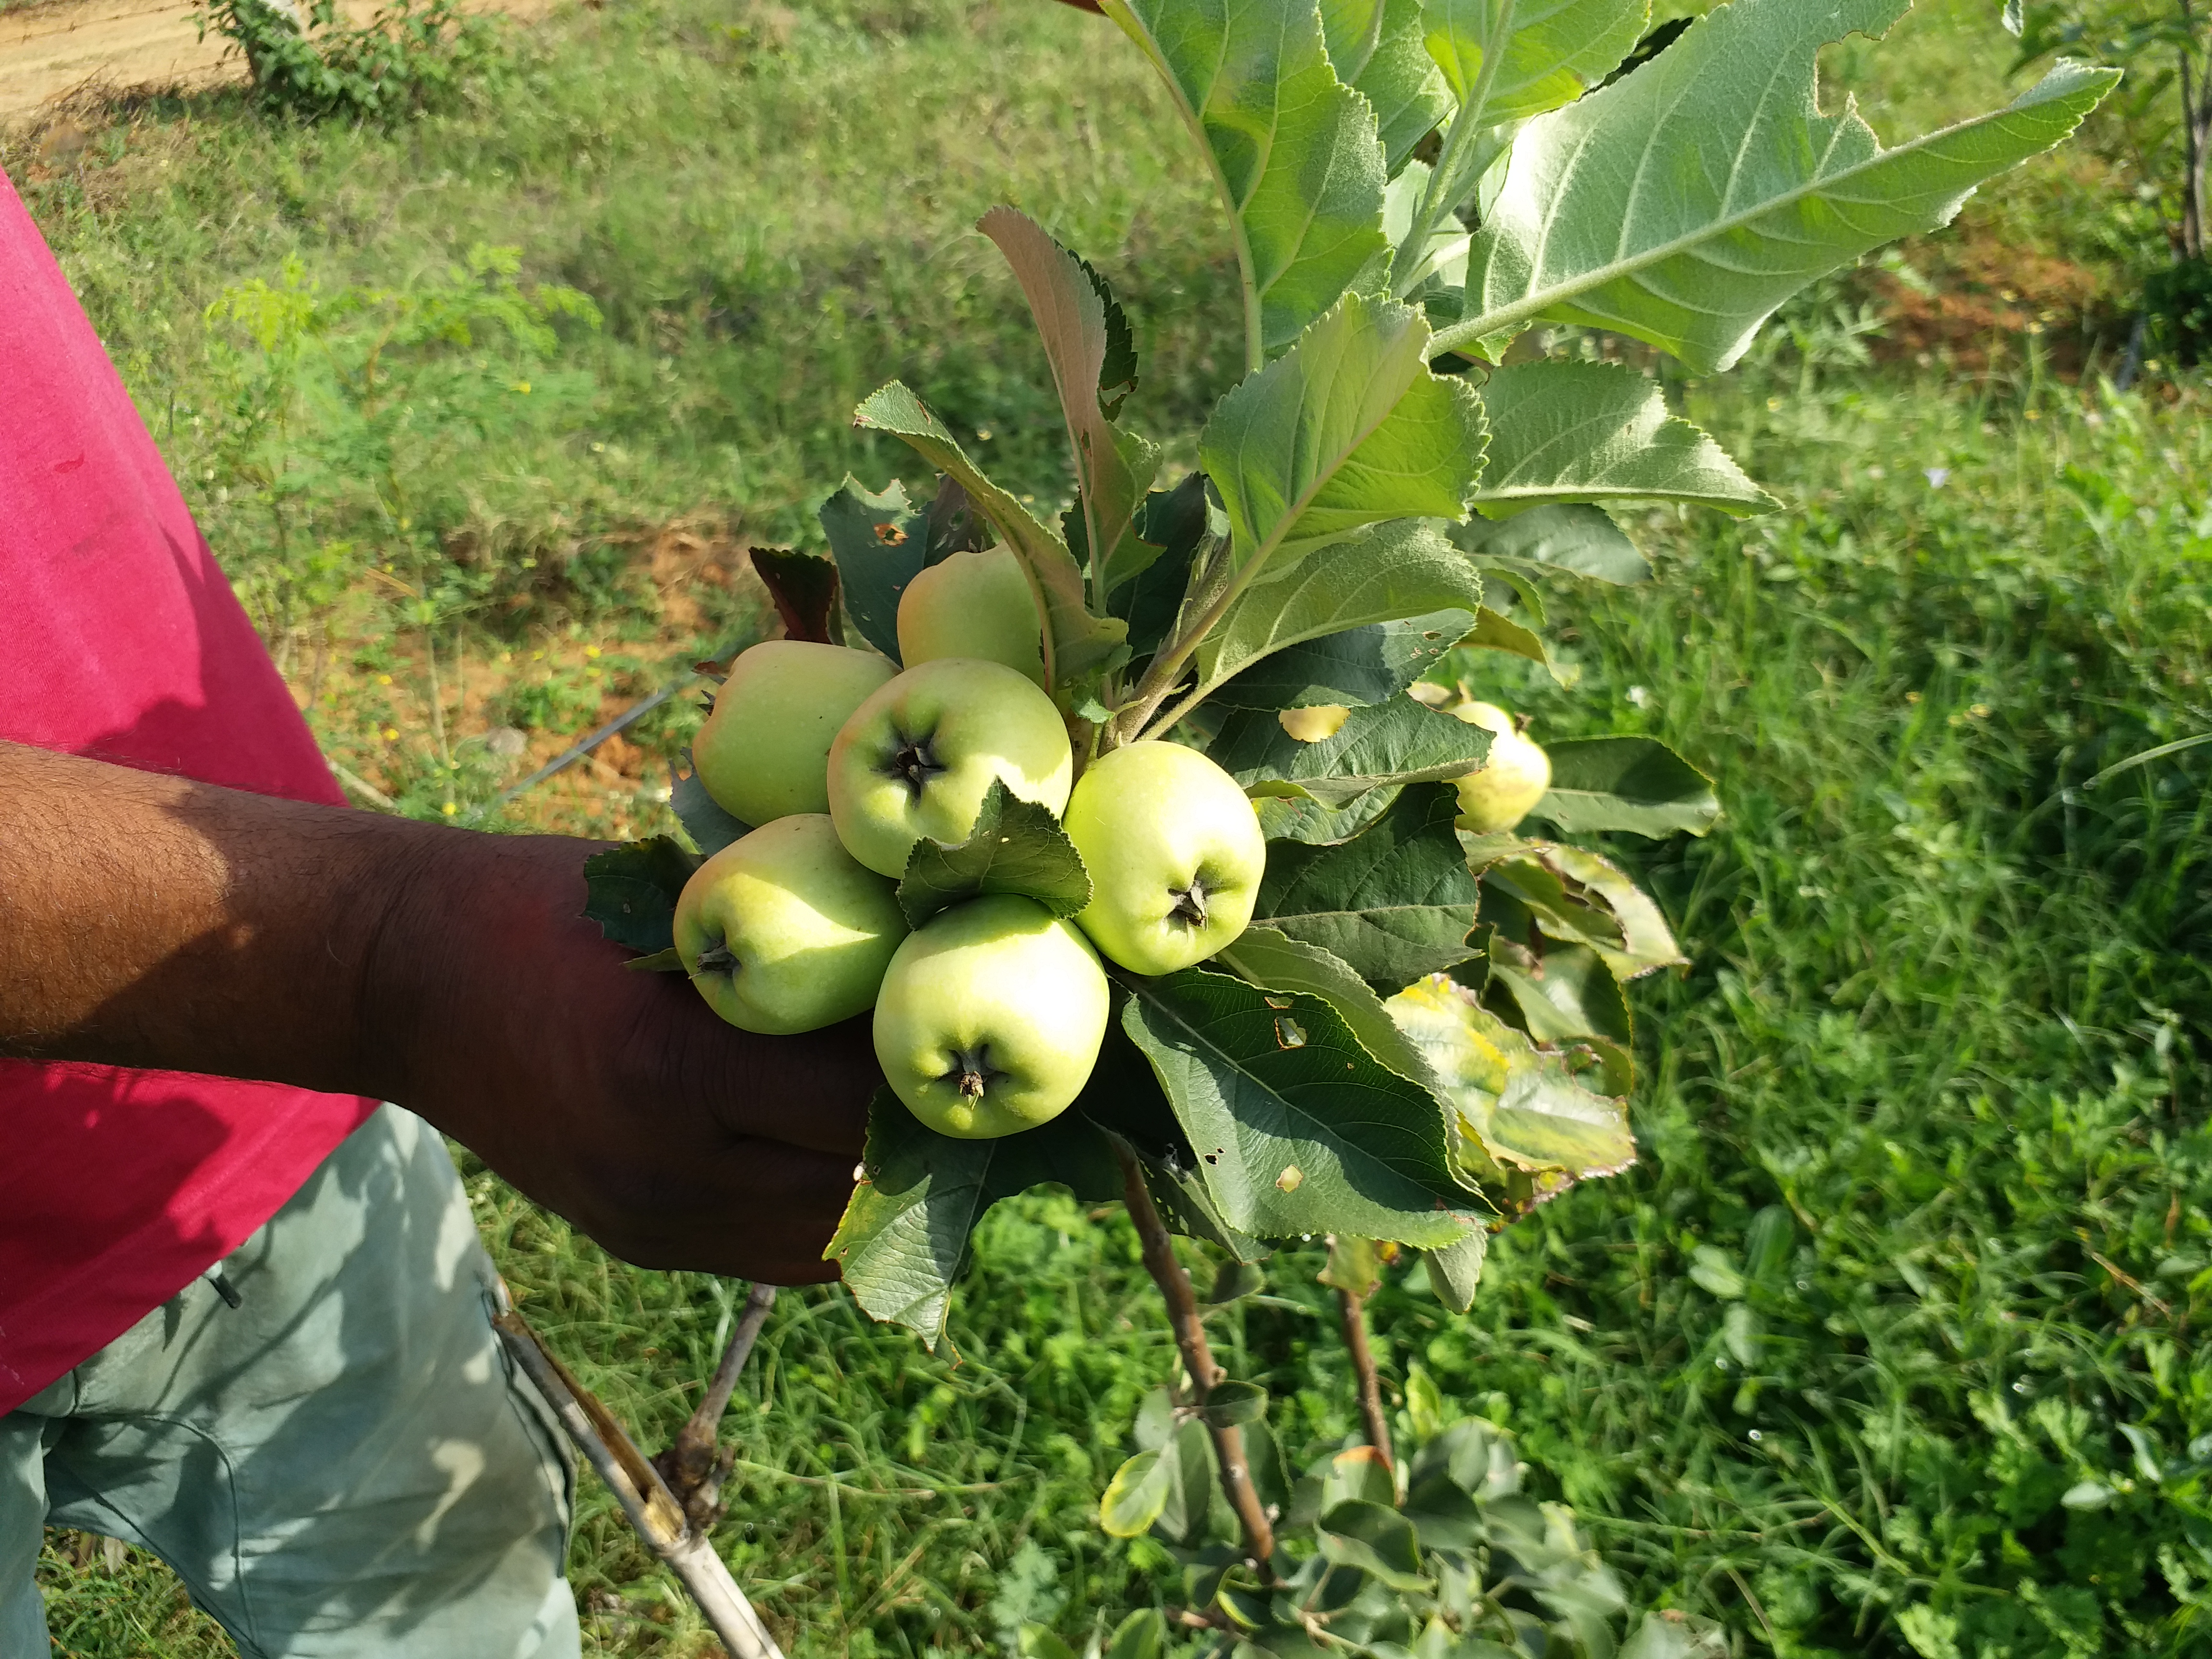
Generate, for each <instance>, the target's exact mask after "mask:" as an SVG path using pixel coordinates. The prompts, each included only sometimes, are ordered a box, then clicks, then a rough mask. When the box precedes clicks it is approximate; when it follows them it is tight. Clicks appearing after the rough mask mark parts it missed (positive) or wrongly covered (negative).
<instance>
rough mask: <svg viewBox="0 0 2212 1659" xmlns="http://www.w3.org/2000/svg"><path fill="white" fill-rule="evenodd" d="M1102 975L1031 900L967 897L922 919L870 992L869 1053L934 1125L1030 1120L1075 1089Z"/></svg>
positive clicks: (1045, 1114)
mask: <svg viewBox="0 0 2212 1659" xmlns="http://www.w3.org/2000/svg"><path fill="white" fill-rule="evenodd" d="M1106 1012H1107V994H1106V975H1105V973H1104V971H1103V969H1101V968H1100V967H1099V966H1098V957H1097V955H1096V954H1095V953H1094V952H1093V951H1091V946H1090V945H1088V944H1087V943H1085V940H1084V937H1083V935H1082V934H1081V933H1079V932H1078V931H1077V930H1076V929H1075V928H1074V927H1071V926H1070V925H1069V924H1068V923H1066V922H1064V921H1058V920H1055V919H1054V916H1053V914H1052V913H1051V912H1050V911H1049V910H1048V909H1046V908H1044V906H1042V904H1039V903H1038V902H1036V900H1035V899H1030V898H1022V897H1019V896H1016V895H1014V894H1011V893H1001V894H993V895H990V896H987V897H983V898H978V899H970V900H969V902H967V903H965V904H963V905H958V906H956V907H955V908H952V909H950V910H947V911H945V913H944V914H943V915H939V916H934V917H933V918H931V919H930V920H929V921H926V922H924V923H923V924H922V925H921V927H918V928H916V929H915V931H914V932H913V933H910V934H908V936H907V939H906V942H905V943H904V944H903V945H900V946H899V948H898V953H897V954H896V956H894V957H892V958H891V965H890V971H889V972H887V973H886V974H885V975H884V983H883V988H882V990H881V991H880V992H878V994H877V997H876V1033H875V1035H876V1060H877V1062H878V1064H879V1065H881V1066H883V1068H884V1077H885V1078H886V1079H889V1080H890V1085H891V1089H892V1091H893V1092H895V1093H896V1095H897V1096H898V1097H899V1098H900V1099H901V1100H902V1101H904V1102H905V1103H906V1104H907V1108H908V1110H909V1111H911V1112H913V1114H914V1115H915V1116H916V1117H918V1118H920V1119H921V1121H923V1122H924V1123H927V1125H929V1127H931V1128H933V1129H935V1130H936V1131H938V1133H940V1134H948V1135H953V1136H956V1137H957V1138H958V1139H963V1140H991V1139H996V1138H997V1137H999V1136H1000V1135H1010V1134H1014V1133H1018V1132H1019V1131H1021V1130H1024V1129H1033V1128H1035V1127H1036V1126H1037V1125H1038V1124H1040V1123H1044V1122H1048V1121H1050V1120H1051V1119H1053V1118H1054V1117H1057V1116H1059V1115H1060V1113H1061V1112H1063V1111H1065V1110H1066V1109H1067V1107H1068V1103H1070V1102H1072V1101H1073V1099H1074V1098H1075V1097H1076V1096H1078V1095H1079V1094H1080V1093H1082V1092H1083V1085H1085V1083H1087V1082H1089V1081H1090V1079H1091V1067H1092V1066H1094V1065H1096V1064H1097V1060H1098V1045H1099V1044H1100V1043H1101V1042H1103V1041H1104V1040H1105V1036H1106Z"/></svg>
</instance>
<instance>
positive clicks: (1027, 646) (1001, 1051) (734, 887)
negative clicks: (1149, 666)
mask: <svg viewBox="0 0 2212 1659" xmlns="http://www.w3.org/2000/svg"><path fill="white" fill-rule="evenodd" d="M898 641H899V652H900V655H901V657H902V659H904V666H903V668H901V667H899V666H896V665H893V664H892V663H891V662H890V661H889V660H888V659H885V658H884V657H882V656H879V655H878V654H877V653H874V652H872V651H862V650H854V649H851V648H848V647H844V646H839V645H819V644H812V643H808V642H805V641H794V640H775V641H768V642H766V643H764V644H761V645H757V646H754V647H752V648H751V649H750V650H749V651H746V652H745V653H743V654H742V655H741V656H739V657H738V659H737V661H736V662H735V663H734V664H733V665H732V667H731V670H730V673H729V676H728V678H727V679H726V681H725V682H724V684H723V685H722V688H721V690H720V693H719V694H718V695H717V696H716V698H715V702H714V712H713V713H712V714H710V715H709V716H708V720H707V723H706V725H705V726H704V727H703V728H702V730H701V732H700V733H699V737H698V740H697V742H696V744H694V746H693V750H692V756H693V762H694V764H695V766H696V769H697V773H698V777H699V781H700V782H701V783H702V785H703V786H704V787H705V788H706V790H707V793H708V794H709V795H711V796H713V797H714V800H715V801H716V803H717V804H719V805H720V806H721V807H722V808H723V809H724V810H725V811H728V812H730V813H731V814H732V816H734V817H737V818H738V819H740V820H742V821H743V822H744V823H747V824H750V825H754V826H757V827H756V828H754V829H751V830H750V832H749V833H748V834H746V835H744V836H742V837H740V838H739V839H738V841H736V842H732V844H731V845H730V846H728V847H726V848H723V849H722V850H721V851H720V852H719V853H717V854H715V855H714V857H712V858H710V859H708V860H707V861H706V862H705V863H704V864H702V866H700V867H699V869H698V870H697V872H696V873H694V874H693V876H692V877H691V879H690V882H689V883H688V884H686V886H685V887H684V892H683V895H682V897H681V898H680V900H679V901H678V904H677V908H676V950H677V953H678V956H679V957H681V958H682V960H683V963H684V970H685V971H686V972H687V973H688V974H690V976H691V980H692V982H693V983H694V984H695V985H696V986H697V987H699V990H700V992H701V993H702V994H703V995H704V996H705V998H706V999H707V1001H708V1005H709V1006H712V1007H713V1008H714V1012H716V1013H718V1014H720V1016H721V1017H722V1018H724V1019H726V1020H728V1021H729V1022H730V1023H731V1024H733V1025H737V1026H739V1027H742V1028H743V1029H744V1030H749V1031H758V1032H764V1033H769V1034H774V1035H787V1034H790V1033H793V1032H798V1031H806V1030H815V1029H817V1028H818V1027H821V1026H824V1025H830V1024H836V1022H838V1021H840V1020H844V1019H849V1018H854V1016H856V1015H859V1014H860V1013H863V1012H866V1011H867V1010H868V1009H869V1008H871V1007H872V1008H873V1009H874V1010H875V1018H874V1039H875V1049H876V1058H877V1060H878V1062H879V1063H880V1064H881V1066H883V1070H884V1078H885V1079H886V1080H887V1081H888V1082H889V1083H890V1086H891V1088H892V1090H893V1091H895V1092H896V1094H897V1096H898V1097H899V1098H900V1099H901V1100H902V1101H904V1102H905V1103H906V1104H907V1106H908V1109H910V1110H912V1111H913V1113H914V1114H915V1116H917V1117H919V1118H920V1119H921V1121H923V1122H925V1123H927V1124H928V1125H929V1126H930V1127H933V1128H934V1129H937V1130H939V1132H941V1133H945V1134H949V1135H957V1136H959V1137H962V1138H963V1139H991V1138H993V1137H995V1136H999V1135H1005V1134H1012V1133H1016V1132H1018V1131H1019V1130H1023V1129H1027V1128H1031V1127H1035V1126H1036V1125H1037V1124H1040V1123H1043V1122H1045V1121H1048V1120H1049V1119H1051V1118H1052V1117H1054V1116H1055V1115H1058V1114H1059V1113H1060V1112H1061V1111H1063V1110H1064V1109H1066V1107H1067V1106H1068V1105H1069V1104H1070V1103H1072V1102H1073V1100H1074V1099H1075V1097H1076V1096H1077V1095H1078V1094H1079V1093H1080V1092H1081V1091H1082V1089H1083V1085H1085V1082H1087V1081H1088V1080H1089V1079H1090V1076H1091V1067H1092V1066H1093V1065H1094V1064H1095V1063H1096V1061H1097V1057H1098V1049H1099V1045H1100V1044H1101V1042H1103V1040H1104V1037H1105V1032H1106V1020H1107V1014H1108V995H1107V985H1106V975H1105V972H1104V970H1103V968H1102V967H1101V965H1100V963H1099V960H1098V957H1099V954H1100V953H1101V952H1103V954H1104V955H1105V956H1106V957H1109V958H1110V959H1111V960H1112V961H1113V962H1115V963H1117V964H1119V965H1120V966H1121V967H1122V968H1125V969H1128V970H1129V971H1131V972H1133V973H1138V974H1164V973H1172V972H1174V971H1175V970H1176V969H1180V968H1187V967H1188V966H1190V965H1191V964H1192V963H1197V962H1200V961H1203V960H1205V959H1206V957H1210V956H1212V955H1213V954H1214V953H1215V952H1216V951H1220V950H1222V949H1224V948H1225V947H1226V946H1227V945H1229V944H1230V943H1231V941H1233V940H1234V939H1236V938H1237V935H1238V934H1239V933H1243V931H1244V928H1245V926H1246V925H1247V923H1249V921H1250V920H1251V916H1252V906H1253V902H1254V900H1255V896H1256V895H1257V892H1258V889H1259V884H1260V878H1261V875H1262V873H1263V872H1264V871H1265V868H1266V863H1267V844H1266V841H1265V839H1264V837H1263V836H1262V835H1261V829H1260V825H1259V821H1258V818H1257V817H1256V815H1255V812H1254V811H1253V808H1252V804H1251V802H1250V801H1249V800H1248V799H1246V797H1245V794H1244V792H1243V789H1242V788H1240V787H1238V786H1237V782H1236V781H1235V780H1233V779H1232V778H1231V777H1230V776H1229V775H1228V774H1227V773H1225V772H1224V771H1223V770H1222V769H1220V768H1219V767H1218V766H1216V765H1215V764H1214V763H1212V761H1210V760H1208V759H1206V757H1205V756H1203V755H1201V754H1200V753H1199V752H1198V751H1197V750H1193V749H1188V748H1184V747H1182V746H1181V745H1179V744H1170V743H1158V742H1147V743H1136V744H1128V745H1126V746H1125V747H1122V748H1120V749H1116V750H1112V751H1110V752H1109V753H1107V754H1104V755H1102V756H1100V757H1097V758H1096V759H1094V760H1092V761H1091V763H1090V764H1089V765H1088V766H1087V767H1085V769H1084V771H1083V773H1082V775H1081V776H1080V777H1078V776H1077V775H1076V770H1075V757H1074V754H1073V750H1072V748H1071V746H1070V744H1069V738H1068V729H1067V726H1066V722H1065V720H1063V719H1062V717H1061V714H1060V710H1059V708H1057V707H1055V706H1054V702H1053V700H1052V698H1051V697H1050V696H1048V693H1047V691H1046V689H1045V671H1044V664H1043V653H1042V634H1041V631H1040V627H1039V623H1038V613H1037V608H1036V602H1035V600H1034V599H1033V598H1032V596H1031V594H1030V588H1029V584H1028V581H1027V579H1026V578H1025V577H1024V574H1023V573H1022V570H1021V568H1020V566H1019V565H1018V563H1017V562H1016V560H1015V557H1014V556H1013V555H1012V553H1011V552H1009V551H1007V550H1005V549H1003V548H994V549H990V550H984V551H979V552H963V553H956V554H954V555H952V556H951V557H949V558H947V559H945V560H943V561H941V562H939V563H938V564H935V565H933V566H931V567H930V568H927V569H926V570H924V571H923V572H921V574H919V575H917V576H916V577H915V579H914V580H913V581H912V582H910V583H909V584H908V586H907V589H906V591H905V592H904V593H903V595H902V597H901V599H900V603H899V612H898ZM1000 783H1003V784H1004V786H1005V787H1006V792H1007V793H1009V794H1011V795H1012V796H1015V797H1018V798H1019V799H1023V800H1026V801H1030V802H1034V803H1036V804H1037V805H1042V806H1043V807H1045V808H1046V809H1048V811H1051V812H1052V813H1054V815H1055V816H1057V817H1059V818H1060V824H1061V828H1062V829H1064V830H1065V831H1066V835H1067V837H1068V839H1069V841H1071V842H1073V844H1074V846H1075V848H1076V850H1077V851H1078V852H1079V853H1080V854H1081V855H1082V858H1083V861H1084V865H1085V869H1086V870H1087V871H1088V872H1089V874H1090V878H1091V899H1090V902H1089V904H1088V905H1087V906H1086V907H1085V908H1084V909H1083V910H1081V911H1080V912H1079V914H1078V915H1075V916H1074V917H1073V920H1072V921H1069V920H1063V919H1062V918H1060V917H1059V916H1055V915H1054V914H1053V913H1052V912H1051V911H1050V910H1048V908H1046V907H1045V906H1044V905H1043V904H1042V903H1040V902H1038V901H1036V900H1035V899H1032V898H1027V897H1024V896H1020V895H1018V894H1011V893H998V894H989V895H985V896H977V897H974V898H971V899H969V900H968V901H966V902H963V903H959V904H956V905H954V906H953V907H952V908H950V909H946V910H943V911H940V912H939V914H937V915H933V916H931V917H929V918H928V919H927V921H924V922H923V923H922V924H921V926H920V927H913V928H911V929H910V928H909V927H908V922H907V917H906V915H905V913H904V911H903V910H902V908H901V906H900V902H899V897H898V883H899V878H900V877H901V876H902V874H904V872H905V871H906V869H907V865H908V859H909V858H910V857H911V856H912V855H913V854H914V851H915V848H916V847H918V846H920V845H921V844H923V843H924V842H937V843H940V844H942V845H945V846H948V847H951V846H957V845H960V844H961V843H963V842H966V841H967V840H968V839H969V836H970V835H971V834H972V833H973V831H974V829H975V823H976V818H977V816H978V814H979V813H980V812H981V810H982V807H983V805H984V802H985V800H986V798H987V797H988V796H989V795H990V793H991V792H992V789H993V787H994V784H1000Z"/></svg>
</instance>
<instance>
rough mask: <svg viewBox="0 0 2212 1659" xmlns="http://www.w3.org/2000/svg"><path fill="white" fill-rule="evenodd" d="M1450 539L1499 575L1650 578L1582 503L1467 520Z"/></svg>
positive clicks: (1603, 518) (1624, 543) (1614, 529)
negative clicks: (1551, 573) (1501, 517)
mask: <svg viewBox="0 0 2212 1659" xmlns="http://www.w3.org/2000/svg"><path fill="white" fill-rule="evenodd" d="M1451 538H1452V540H1453V541H1455V542H1456V543H1457V544H1459V545H1460V546H1461V547H1462V548H1465V549H1466V550H1467V551H1468V553H1470V554H1471V555H1473V556H1474V559H1475V561H1476V562H1477V563H1478V564H1480V565H1482V566H1484V567H1486V568H1495V569H1496V570H1498V573H1499V574H1511V575H1531V574H1541V573H1542V572H1544V571H1564V572H1565V573H1566V574H1569V575H1571V576H1587V577H1589V578H1590V579H1592V580H1596V581H1601V582H1614V583H1617V584H1619V585H1620V586H1629V585H1631V584H1632V583H1635V582H1640V581H1649V580H1650V577H1651V562H1650V560H1649V559H1646V558H1645V557H1644V555H1643V554H1642V553H1641V552H1639V551H1638V549H1637V546H1636V544H1635V543H1634V542H1632V541H1631V540H1629V539H1628V538H1627V537H1626V535H1625V534H1623V533H1622V532H1621V528H1620V526H1619V525H1617V524H1615V523H1614V522H1613V520H1612V518H1611V517H1610V516H1609V515H1608V514H1607V512H1606V510H1605V509H1604V508H1603V507H1590V506H1587V505H1584V504H1583V503H1581V502H1576V501H1567V502H1561V503H1559V505H1556V506H1553V507H1530V508H1529V509H1528V511H1527V512H1526V513H1515V514H1514V515H1513V516H1512V517H1511V518H1510V519H1504V520H1492V519H1484V518H1474V519H1470V520H1468V522H1467V523H1466V524H1464V525H1454V526H1452V530H1451ZM1517 586H1519V584H1517V583H1516V587H1517Z"/></svg>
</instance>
